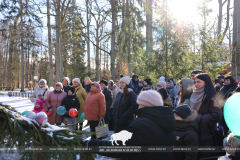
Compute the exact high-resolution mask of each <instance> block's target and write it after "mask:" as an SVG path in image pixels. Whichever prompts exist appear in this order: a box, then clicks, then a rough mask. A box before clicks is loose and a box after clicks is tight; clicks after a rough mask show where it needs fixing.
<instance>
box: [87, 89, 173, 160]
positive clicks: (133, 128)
mask: <svg viewBox="0 0 240 160" xmlns="http://www.w3.org/2000/svg"><path fill="white" fill-rule="evenodd" d="M137 103H138V104H139V107H138V109H137V110H136V111H135V114H136V115H137V117H138V118H137V119H135V120H134V121H132V122H131V123H130V124H129V125H128V127H127V128H126V132H129V133H131V135H132V136H131V139H129V140H127V141H126V143H125V146H143V147H144V146H146V147H147V146H166V147H172V146H173V136H174V130H175V128H176V121H175V119H174V115H173V111H172V109H171V108H170V107H164V106H163V101H162V98H161V96H160V94H159V93H158V92H156V91H154V90H149V91H144V92H141V93H140V95H139V96H138V98H137ZM118 134H119V133H118ZM116 143H118V144H119V146H123V145H124V144H123V143H122V141H117V142H116ZM116 143H115V142H113V143H112V142H111V141H103V140H95V139H94V140H90V141H85V142H84V145H85V146H86V147H89V148H91V147H93V146H118V145H117V144H116ZM98 154H100V155H103V156H108V157H113V158H120V157H127V159H128V160H159V159H163V160H171V158H172V153H171V152H139V153H123V152H121V153H119V152H116V153H106V152H98Z"/></svg>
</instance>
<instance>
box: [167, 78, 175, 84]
mask: <svg viewBox="0 0 240 160" xmlns="http://www.w3.org/2000/svg"><path fill="white" fill-rule="evenodd" d="M167 81H172V82H173V86H176V83H175V82H174V80H173V78H168V80H167Z"/></svg>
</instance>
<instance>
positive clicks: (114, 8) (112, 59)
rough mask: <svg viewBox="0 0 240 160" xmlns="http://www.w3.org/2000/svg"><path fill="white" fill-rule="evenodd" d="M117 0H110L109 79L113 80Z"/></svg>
mask: <svg viewBox="0 0 240 160" xmlns="http://www.w3.org/2000/svg"><path fill="white" fill-rule="evenodd" d="M116 5H117V2H116V0H111V7H112V39H111V79H112V80H113V81H115V80H116V76H115V57H116V53H115V32H116V20H117V10H116Z"/></svg>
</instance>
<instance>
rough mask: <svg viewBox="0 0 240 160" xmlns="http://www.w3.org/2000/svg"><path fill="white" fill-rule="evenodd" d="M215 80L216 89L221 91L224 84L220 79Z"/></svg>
mask: <svg viewBox="0 0 240 160" xmlns="http://www.w3.org/2000/svg"><path fill="white" fill-rule="evenodd" d="M214 82H215V90H216V91H217V92H219V91H220V89H221V88H222V87H223V86H222V85H221V84H220V81H219V79H215V80H214Z"/></svg>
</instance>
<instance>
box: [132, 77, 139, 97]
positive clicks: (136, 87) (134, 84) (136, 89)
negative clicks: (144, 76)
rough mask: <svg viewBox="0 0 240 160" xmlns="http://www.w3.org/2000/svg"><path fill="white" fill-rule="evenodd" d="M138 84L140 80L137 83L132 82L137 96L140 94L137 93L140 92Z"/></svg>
mask: <svg viewBox="0 0 240 160" xmlns="http://www.w3.org/2000/svg"><path fill="white" fill-rule="evenodd" d="M138 82H139V80H137V81H134V80H132V85H133V91H134V93H135V94H136V95H137V94H139V93H137V92H138Z"/></svg>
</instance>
